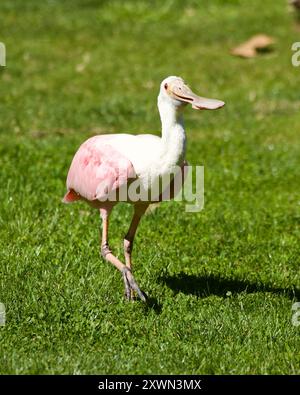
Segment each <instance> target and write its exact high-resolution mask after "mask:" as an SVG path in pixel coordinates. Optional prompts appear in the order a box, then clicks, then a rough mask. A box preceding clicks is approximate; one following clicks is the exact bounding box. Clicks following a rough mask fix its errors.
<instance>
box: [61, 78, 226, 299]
mask: <svg viewBox="0 0 300 395" xmlns="http://www.w3.org/2000/svg"><path fill="white" fill-rule="evenodd" d="M188 104H190V105H192V108H193V109H196V110H204V109H207V110H216V109H219V108H221V107H223V106H224V104H225V103H224V102H223V101H221V100H216V99H207V98H204V97H201V96H198V95H196V94H195V93H194V92H193V91H192V90H191V88H190V87H189V86H188V85H187V84H186V83H185V81H184V80H183V79H182V78H181V77H177V76H169V77H167V78H165V79H164V80H163V81H162V82H161V84H160V89H159V94H158V98H157V106H158V111H159V115H160V120H161V136H157V135H153V134H137V135H134V134H126V133H116V134H102V135H96V136H93V137H90V138H89V139H88V140H86V141H85V142H83V144H82V145H81V146H80V147H79V149H78V150H77V152H76V153H75V155H74V157H73V160H72V162H71V165H70V168H69V171H68V175H67V181H66V188H67V192H66V194H65V196H64V198H63V200H62V201H63V202H64V203H73V202H76V201H79V200H82V201H84V202H87V203H88V204H89V205H90V206H91V207H93V208H95V209H97V210H98V211H99V213H100V218H101V220H102V237H101V247H100V252H101V255H102V257H103V258H104V259H105V260H106V261H108V262H110V263H111V264H112V265H113V266H115V267H116V268H117V269H118V270H119V271H120V272H121V274H122V277H123V281H124V287H125V291H124V296H125V299H127V300H129V301H130V300H136V299H138V298H140V299H141V300H142V301H144V302H146V301H147V299H148V297H147V294H146V293H145V292H143V291H142V290H141V289H140V287H139V285H138V284H137V282H136V280H135V278H134V276H133V267H132V249H133V242H134V237H135V234H136V231H137V228H138V225H139V223H140V220H141V218H142V217H143V215H144V214H145V212H146V211H147V208H148V207H149V205H150V204H151V203H153V201H154V202H156V203H157V201H161V200H163V198H162V196H163V193H162V192H163V191H162V190H161V189H158V190H157V194H158V196H155V199H153V196H152V195H150V194H149V191H150V190H151V188H152V187H153V186H154V185H157V184H155V182H157V180H159V179H161V178H162V177H164V176H166V175H168V174H171V173H172V171H174V169H175V168H178V167H179V168H180V170H181V171H180V172H177V173H175V175H173V178H170V183H169V187H170V189H172V187H173V190H172V191H171V193H170V195H169V197H170V198H173V197H174V195H175V194H176V192H177V191H175V190H174V180H175V178H176V177H181V178H182V179H183V181H184V177H185V174H186V173H185V167H186V166H187V162H186V160H185V152H186V133H185V128H184V123H183V110H184V108H185V107H186V106H187V105H188ZM134 183H135V184H136V185H138V187H137V189H139V191H143V192H145V193H146V195H144V197H145V198H144V199H141V198H140V199H136V198H132V196H131V197H130V195H129V193H128V192H130V188H131V187H132V185H133V184H134ZM159 185H160V184H159ZM137 189H135V190H137ZM124 192H125V195H124ZM112 196H113V197H114V198H111V197H112ZM124 196H125V197H126V198H127V200H126V199H125V200H124V199H123V197H124ZM120 201H127V202H128V203H130V204H132V205H133V207H134V210H133V211H134V213H133V217H132V220H131V223H130V226H129V230H128V232H127V234H126V235H125V237H124V240H123V244H124V258H125V262H124V261H122V260H121V259H119V258H118V257H117V256H116V255H114V254H113V251H112V250H111V248H110V245H109V242H108V229H109V216H110V213H111V211H112V209H113V208H114V207H115V205H116V204H117V203H118V202H120Z"/></svg>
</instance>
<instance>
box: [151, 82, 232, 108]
mask: <svg viewBox="0 0 300 395" xmlns="http://www.w3.org/2000/svg"><path fill="white" fill-rule="evenodd" d="M161 102H164V103H170V104H171V105H173V106H174V107H176V108H181V107H183V106H185V105H186V104H187V103H190V104H191V105H192V107H193V108H194V109H195V110H217V109H218V108H221V107H223V106H224V104H225V103H224V102H223V101H221V100H216V99H207V98H205V97H201V96H198V95H196V94H195V93H194V92H193V91H192V90H191V89H190V87H189V86H188V85H187V84H186V83H185V82H184V81H183V79H182V78H180V77H175V76H171V77H167V78H165V79H164V80H163V81H162V83H161V84H160V92H159V96H158V103H161Z"/></svg>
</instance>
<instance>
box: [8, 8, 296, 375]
mask: <svg viewBox="0 0 300 395" xmlns="http://www.w3.org/2000/svg"><path fill="white" fill-rule="evenodd" d="M256 33H265V34H269V35H271V36H273V37H274V38H275V39H276V43H275V45H274V50H273V51H270V52H266V53H263V54H261V55H260V56H259V57H257V58H255V59H248V60H245V59H241V58H237V57H233V56H231V55H230V49H231V48H232V47H234V46H236V45H238V44H240V43H241V42H243V41H244V40H247V39H248V38H249V37H250V36H251V35H253V34H256ZM0 41H1V42H3V43H5V45H6V51H7V59H6V62H7V65H6V67H0V196H1V199H0V302H2V303H4V304H5V306H6V325H5V326H2V327H0V372H1V373H2V374H5V373H7V374H14V373H18V374H28V373H37V374H42V373H47V374H54V373H56V374H100V373H103V374H109V373H110V374H117V373H119V374H126V373H153V374H154V373H159V374H162V373H164V374H167V373H172V374H176V373H177V374H178V373H195V374H297V373H298V374H299V373H300V352H299V351H300V338H299V335H300V326H298V327H297V326H294V325H292V314H293V311H292V305H293V303H294V302H295V301H297V300H299V299H300V275H299V263H300V258H299V256H300V247H299V238H300V179H299V172H300V112H299V110H300V97H299V81H300V68H296V67H293V66H292V63H291V56H292V51H291V45H292V43H293V42H295V41H299V27H297V26H296V20H295V18H294V15H293V14H292V13H291V12H290V11H289V10H288V7H287V4H286V1H285V0H280V1H273V0H266V1H264V2H263V4H262V2H261V1H260V0H253V1H251V2H250V1H247V0H240V1H233V0H232V1H225V0H224V1H221V0H210V1H196V0H194V1H192V0H191V1H180V0H174V1H171V0H170V1H164V2H163V1H151V2H150V1H146V0H140V1H133V0H132V1H121V0H120V1H117V0H116V1H114V0H112V1H96V0H65V1H58V0H52V1H50V0H49V1H44V2H41V1H38V0H28V1H23V0H13V1H12V0H1V2H0ZM168 75H179V76H182V77H183V78H184V79H185V80H186V81H187V82H188V83H189V84H190V86H191V87H192V88H193V89H194V90H195V92H197V93H199V94H201V95H203V96H207V97H215V98H219V99H222V100H224V101H225V102H226V106H225V108H224V109H222V110H220V111H217V112H214V111H211V112H210V111H207V112H204V111H202V112H198V111H194V110H192V109H191V108H188V109H187V110H186V113H185V124H186V131H187V137H188V144H187V159H188V161H189V162H190V163H191V164H193V165H203V166H204V167H205V207H204V210H203V211H201V212H199V213H186V212H185V205H184V203H183V202H182V203H179V202H170V203H163V204H161V205H160V207H159V208H158V209H156V210H155V211H154V212H153V213H152V214H149V215H147V216H146V217H145V218H144V219H143V221H142V223H141V225H140V228H139V230H138V234H137V238H136V241H135V248H134V253H133V259H134V263H135V276H136V279H137V281H138V283H139V284H140V286H141V288H142V289H143V290H145V291H146V292H147V293H148V294H149V296H150V302H149V304H148V305H145V304H143V303H142V302H140V301H136V302H134V303H127V302H125V301H124V300H123V280H122V278H121V276H120V273H119V272H117V270H116V269H114V268H113V267H112V266H111V265H110V264H108V263H107V262H105V261H104V260H103V259H102V258H101V257H100V255H99V230H100V220H99V216H98V213H97V211H94V210H92V209H90V208H89V207H88V206H86V205H84V204H83V203H78V204H74V205H69V206H66V205H63V204H62V203H61V198H62V197H63V195H64V193H65V179H66V175H67V171H68V167H69V165H70V162H71V160H72V156H73V154H74V153H75V151H76V149H77V148H78V146H79V145H80V144H81V142H83V141H84V140H85V139H86V138H88V137H89V136H92V135H95V134H101V133H112V132H129V133H155V134H159V133H160V132H159V131H160V122H159V116H158V112H157V107H156V98H157V94H158V89H159V84H160V82H161V80H162V79H163V78H165V77H166V76H168ZM131 215H132V208H131V207H130V206H127V205H126V204H122V205H119V206H118V207H117V208H116V209H115V210H114V212H113V214H112V220H111V227H110V234H111V237H110V243H111V246H112V247H113V249H114V251H115V253H116V254H117V255H118V256H119V257H122V258H123V255H122V254H123V248H122V238H123V236H124V235H125V233H126V231H127V228H128V226H129V222H130V219H131Z"/></svg>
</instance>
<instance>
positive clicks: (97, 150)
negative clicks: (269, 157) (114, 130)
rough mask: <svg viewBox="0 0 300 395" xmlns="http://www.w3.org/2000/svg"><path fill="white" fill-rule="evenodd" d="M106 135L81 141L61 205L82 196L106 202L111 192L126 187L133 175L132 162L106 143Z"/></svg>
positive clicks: (134, 175)
mask: <svg viewBox="0 0 300 395" xmlns="http://www.w3.org/2000/svg"><path fill="white" fill-rule="evenodd" d="M108 140H109V139H107V138H106V136H95V137H92V138H90V139H88V140H87V141H86V142H84V143H83V144H82V145H81V147H80V148H79V149H78V151H77V152H76V154H75V156H74V158H73V161H72V163H71V167H70V169H69V173H68V177H67V189H68V192H67V193H66V195H65V197H64V199H63V202H65V203H71V202H73V201H75V200H79V199H80V198H81V197H83V198H85V199H87V200H90V201H92V200H96V199H97V200H101V199H105V197H107V195H109V194H110V193H111V192H112V191H114V190H116V189H118V188H120V187H121V186H122V185H124V184H126V182H127V181H128V179H130V178H135V177H136V174H135V171H134V168H133V165H132V163H131V162H130V160H129V159H127V158H126V157H125V156H124V155H123V154H121V153H120V152H118V151H117V150H116V149H115V148H113V147H112V146H111V145H110V144H109V141H108Z"/></svg>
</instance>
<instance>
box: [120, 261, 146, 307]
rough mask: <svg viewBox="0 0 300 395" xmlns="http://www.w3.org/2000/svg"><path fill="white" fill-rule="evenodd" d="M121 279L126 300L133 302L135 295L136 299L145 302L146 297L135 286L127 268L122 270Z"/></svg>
mask: <svg viewBox="0 0 300 395" xmlns="http://www.w3.org/2000/svg"><path fill="white" fill-rule="evenodd" d="M123 277H124V283H125V297H126V299H127V300H134V299H135V297H134V294H135V293H137V295H138V297H139V298H140V299H141V300H142V301H143V302H146V298H147V295H146V294H145V293H144V292H143V291H141V290H140V287H139V286H138V285H137V283H136V281H135V279H134V277H133V275H132V273H131V270H130V269H129V268H127V267H126V268H124V270H123Z"/></svg>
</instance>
